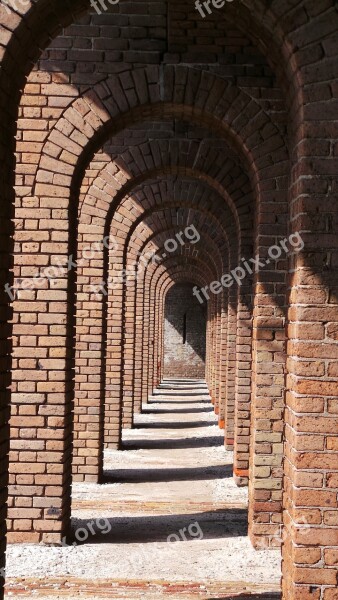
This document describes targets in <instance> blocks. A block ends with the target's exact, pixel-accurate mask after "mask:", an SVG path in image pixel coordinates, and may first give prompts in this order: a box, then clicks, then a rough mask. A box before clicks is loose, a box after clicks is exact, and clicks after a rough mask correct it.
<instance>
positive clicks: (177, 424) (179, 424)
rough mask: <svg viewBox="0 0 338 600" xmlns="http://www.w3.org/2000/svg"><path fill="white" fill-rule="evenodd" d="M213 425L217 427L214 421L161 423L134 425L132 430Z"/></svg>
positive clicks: (190, 427)
mask: <svg viewBox="0 0 338 600" xmlns="http://www.w3.org/2000/svg"><path fill="white" fill-rule="evenodd" d="M189 412H190V411H189ZM215 425H217V423H215V421H173V422H165V421H161V422H160V423H155V422H151V423H136V424H135V425H134V429H193V428H195V427H215Z"/></svg>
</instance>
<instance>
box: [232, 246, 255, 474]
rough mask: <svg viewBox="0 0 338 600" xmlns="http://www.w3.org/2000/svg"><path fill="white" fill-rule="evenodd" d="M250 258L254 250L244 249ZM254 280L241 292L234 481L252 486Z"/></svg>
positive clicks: (247, 279) (239, 301) (242, 286)
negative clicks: (250, 459) (251, 431)
mask: <svg viewBox="0 0 338 600" xmlns="http://www.w3.org/2000/svg"><path fill="white" fill-rule="evenodd" d="M243 254H244V256H250V254H252V249H251V248H249V249H243ZM252 286H253V281H252V277H250V276H249V275H247V276H246V277H245V279H244V280H243V281H242V285H241V286H240V289H239V299H238V315H237V342H236V381H235V401H236V410H235V424H234V434H235V435H234V477H235V481H236V483H237V485H244V486H245V485H248V481H249V454H250V408H251V407H250V403H251V360H252V318H253V316H252Z"/></svg>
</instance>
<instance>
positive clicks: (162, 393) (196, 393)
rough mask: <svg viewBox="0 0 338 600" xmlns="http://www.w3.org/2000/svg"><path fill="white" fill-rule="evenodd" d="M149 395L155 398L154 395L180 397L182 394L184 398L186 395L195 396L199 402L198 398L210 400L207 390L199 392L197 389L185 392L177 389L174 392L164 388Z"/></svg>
mask: <svg viewBox="0 0 338 600" xmlns="http://www.w3.org/2000/svg"><path fill="white" fill-rule="evenodd" d="M151 395H152V397H155V398H156V396H160V397H161V398H163V397H166V396H171V397H174V398H176V397H177V398H182V396H183V397H184V398H185V397H186V396H187V397H188V396H194V397H195V398H196V402H199V398H206V399H208V401H209V402H210V396H209V394H208V393H207V392H199V391H198V390H196V391H194V392H185V391H183V392H181V391H179V392H176V391H175V392H172V391H170V390H166V391H163V390H161V391H160V392H153V394H151ZM164 402H165V400H164Z"/></svg>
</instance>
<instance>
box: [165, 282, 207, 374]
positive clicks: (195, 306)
mask: <svg viewBox="0 0 338 600" xmlns="http://www.w3.org/2000/svg"><path fill="white" fill-rule="evenodd" d="M193 287H194V286H192V285H190V284H178V285H175V286H173V287H172V288H171V290H169V292H168V295H167V297H166V305H165V328H164V376H165V377H196V378H204V377H205V347H206V309H205V306H202V305H201V304H200V303H199V302H198V300H197V298H196V297H195V296H194V295H193Z"/></svg>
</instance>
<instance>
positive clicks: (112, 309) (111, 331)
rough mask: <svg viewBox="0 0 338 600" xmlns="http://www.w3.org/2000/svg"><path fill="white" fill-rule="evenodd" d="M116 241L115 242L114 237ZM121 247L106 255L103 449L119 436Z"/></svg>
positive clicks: (113, 445)
mask: <svg viewBox="0 0 338 600" xmlns="http://www.w3.org/2000/svg"><path fill="white" fill-rule="evenodd" d="M116 239H117V240H119V238H118V236H117V235H116ZM123 245H124V240H123V238H121V240H119V243H118V247H117V248H116V249H114V250H113V251H110V256H109V264H110V265H112V268H111V272H110V273H109V276H110V277H111V282H112V283H111V286H112V287H111V288H110V289H109V290H108V296H107V351H106V400H105V420H104V425H105V427H104V430H105V445H106V447H108V448H119V447H120V444H121V433H122V386H123V379H122V374H123V355H122V320H123V313H122V307H123V281H122V277H121V273H122V269H123Z"/></svg>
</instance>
